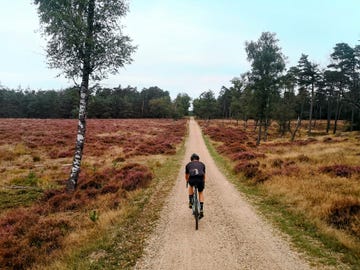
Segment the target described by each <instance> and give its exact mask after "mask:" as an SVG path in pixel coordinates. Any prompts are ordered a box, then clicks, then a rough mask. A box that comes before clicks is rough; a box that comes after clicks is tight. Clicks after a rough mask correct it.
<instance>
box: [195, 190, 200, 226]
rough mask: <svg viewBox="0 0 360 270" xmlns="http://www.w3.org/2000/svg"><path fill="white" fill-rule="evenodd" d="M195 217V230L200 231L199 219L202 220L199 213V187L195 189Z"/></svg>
mask: <svg viewBox="0 0 360 270" xmlns="http://www.w3.org/2000/svg"><path fill="white" fill-rule="evenodd" d="M194 206H195V209H194V217H195V230H198V229H199V219H200V213H199V198H198V190H197V187H195V191H194Z"/></svg>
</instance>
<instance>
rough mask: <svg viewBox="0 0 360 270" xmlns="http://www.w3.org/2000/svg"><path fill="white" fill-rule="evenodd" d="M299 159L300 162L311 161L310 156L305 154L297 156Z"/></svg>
mask: <svg viewBox="0 0 360 270" xmlns="http://www.w3.org/2000/svg"><path fill="white" fill-rule="evenodd" d="M297 160H299V161H300V162H309V161H310V158H309V157H308V156H306V155H304V154H301V155H299V156H297Z"/></svg>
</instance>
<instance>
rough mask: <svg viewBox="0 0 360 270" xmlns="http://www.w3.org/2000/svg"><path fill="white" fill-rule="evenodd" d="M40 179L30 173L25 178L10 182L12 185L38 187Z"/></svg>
mask: <svg viewBox="0 0 360 270" xmlns="http://www.w3.org/2000/svg"><path fill="white" fill-rule="evenodd" d="M40 182H41V179H40V178H38V177H37V176H36V174H35V173H34V172H30V173H29V174H28V175H27V176H26V177H23V178H16V179H14V180H12V184H14V185H19V186H29V187H38V186H39V184H40Z"/></svg>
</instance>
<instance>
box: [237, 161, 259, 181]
mask: <svg viewBox="0 0 360 270" xmlns="http://www.w3.org/2000/svg"><path fill="white" fill-rule="evenodd" d="M259 165H260V163H259V162H258V161H257V162H249V161H241V162H239V163H238V164H237V165H236V166H235V168H234V171H235V172H236V173H240V172H241V173H243V174H244V176H245V177H247V178H252V177H255V176H256V175H257V174H258V173H259Z"/></svg>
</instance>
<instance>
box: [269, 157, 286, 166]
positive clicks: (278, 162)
mask: <svg viewBox="0 0 360 270" xmlns="http://www.w3.org/2000/svg"><path fill="white" fill-rule="evenodd" d="M283 164H284V161H283V160H281V159H280V158H277V159H274V160H273V161H272V163H271V165H272V166H273V167H275V168H281V167H282V165H283Z"/></svg>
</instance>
